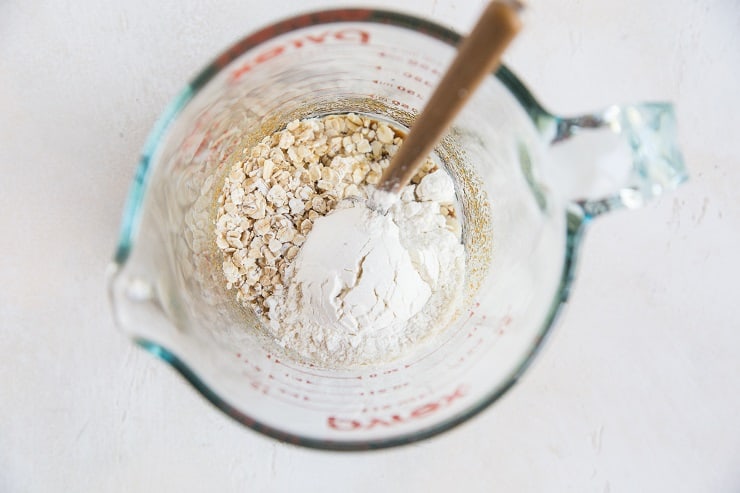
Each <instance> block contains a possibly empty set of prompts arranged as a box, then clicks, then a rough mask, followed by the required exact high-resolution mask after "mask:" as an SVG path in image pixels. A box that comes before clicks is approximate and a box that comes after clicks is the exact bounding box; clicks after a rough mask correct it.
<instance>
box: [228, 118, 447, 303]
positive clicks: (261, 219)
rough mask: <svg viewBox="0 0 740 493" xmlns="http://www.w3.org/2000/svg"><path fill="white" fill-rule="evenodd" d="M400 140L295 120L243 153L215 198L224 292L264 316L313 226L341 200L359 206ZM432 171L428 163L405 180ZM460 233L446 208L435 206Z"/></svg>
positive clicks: (357, 125) (369, 124)
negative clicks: (353, 201)
mask: <svg viewBox="0 0 740 493" xmlns="http://www.w3.org/2000/svg"><path fill="white" fill-rule="evenodd" d="M401 142H402V137H401V136H400V135H399V134H398V133H396V131H394V129H393V128H391V127H390V126H388V125H387V124H385V123H383V122H379V121H377V120H374V119H371V118H368V117H365V116H360V115H356V114H351V113H350V114H344V115H329V116H325V117H322V118H311V119H306V120H294V121H292V122H290V123H289V124H288V125H287V126H286V128H285V129H284V130H281V131H279V132H276V133H274V134H272V135H268V136H266V137H265V138H264V139H262V141H261V142H260V143H259V144H257V145H256V146H254V147H252V148H251V149H244V150H243V158H242V159H241V160H239V161H238V162H236V163H235V164H234V165H233V166H232V168H231V170H230V171H229V173H228V175H227V176H226V178H225V180H224V185H223V188H222V191H221V194H220V196H219V198H218V211H217V219H216V244H217V245H218V248H219V249H220V250H221V251H222V252H223V254H224V261H223V273H224V275H225V277H226V281H227V288H228V289H235V290H236V291H237V294H236V296H237V299H238V300H239V301H240V302H241V303H243V304H244V305H245V306H248V307H250V308H252V309H253V310H255V312H256V313H257V314H258V315H263V316H266V315H267V314H268V312H269V311H270V310H271V309H272V308H273V307H274V304H275V303H276V302H277V300H278V299H279V298H280V297H281V296H282V295H283V294H284V293H285V289H286V285H285V281H286V279H285V275H286V269H287V268H288V266H289V265H290V263H291V261H292V260H293V259H295V257H296V255H297V254H298V252H299V249H300V247H301V245H302V244H303V243H304V242H305V241H306V236H307V234H308V233H309V231H311V228H312V226H313V223H314V221H316V219H318V218H319V217H321V216H325V215H326V214H328V213H329V212H331V211H332V210H333V209H334V208H335V207H336V206H337V204H338V203H339V202H340V201H342V200H343V199H346V198H351V197H356V198H357V199H359V200H365V199H366V198H367V196H368V192H369V188H371V186H372V185H375V184H377V183H378V182H379V180H380V176H381V174H382V172H383V169H384V168H385V167H387V166H388V164H389V161H390V158H391V157H392V156H393V155H394V154H395V152H396V150H397V149H398V146H399V145H400V144H401ZM436 170H437V165H436V164H435V163H434V162H433V161H432V160H430V159H427V161H426V162H425V163H424V165H423V166H422V169H421V170H420V171H419V172H418V173H417V175H416V176H415V177H414V179H413V180H412V183H414V184H418V183H419V182H420V181H421V180H422V178H423V177H424V176H426V175H428V174H430V173H432V172H434V171H436ZM440 214H442V215H443V216H445V217H447V218H449V222H450V227H451V228H455V229H457V230H459V224H458V223H457V221H456V220H455V218H454V216H455V210H454V206H453V205H452V204H445V205H444V206H442V207H440Z"/></svg>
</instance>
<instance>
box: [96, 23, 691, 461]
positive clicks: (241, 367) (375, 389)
mask: <svg viewBox="0 0 740 493" xmlns="http://www.w3.org/2000/svg"><path fill="white" fill-rule="evenodd" d="M459 39H460V36H459V35H458V34H456V33H454V32H452V31H450V30H448V29H445V28H443V27H441V26H439V25H436V24H434V23H431V22H428V21H424V20H421V19H417V18H413V17H409V16H406V15H401V14H397V13H393V12H385V11H377V10H361V9H351V10H330V11H323V12H318V13H314V14H309V15H302V16H298V17H294V18H291V19H288V20H285V21H282V22H279V23H277V24H274V25H272V26H269V27H267V28H265V29H262V30H261V31H259V32H257V33H254V34H252V35H251V36H248V37H247V38H245V39H243V40H241V41H239V42H238V43H237V44H235V45H234V46H232V47H231V48H229V49H228V50H227V51H226V52H224V53H223V54H222V55H221V56H219V57H218V58H217V59H216V60H215V61H214V62H213V63H212V64H211V65H209V66H208V67H207V68H206V69H205V70H204V71H203V72H201V74H200V75H198V76H197V77H196V78H195V79H194V80H193V81H192V82H191V84H190V85H188V86H187V87H186V88H185V90H183V91H182V92H181V93H180V95H179V96H178V97H177V98H176V100H175V101H174V102H173V103H172V104H171V106H170V107H169V108H168V109H167V110H166V111H165V113H164V115H163V116H162V117H161V119H160V120H159V122H158V124H157V125H156V127H155V128H154V130H153V131H152V133H151V136H150V138H149V141H148V142H147V144H146V146H145V149H144V153H143V156H142V158H141V163H140V165H139V168H138V171H137V174H136V178H135V180H134V184H133V186H132V190H131V193H130V196H129V201H128V204H127V206H126V211H125V214H124V220H123V225H122V230H121V236H120V240H119V244H118V248H117V250H116V254H115V259H114V262H113V264H112V268H111V273H110V277H109V291H110V295H111V299H112V304H113V311H114V316H115V319H116V321H117V323H118V325H119V326H120V327H121V329H122V330H124V331H125V332H126V333H127V334H128V335H129V336H130V337H131V338H132V339H133V340H135V341H136V342H137V343H138V344H139V345H140V346H142V347H143V348H145V349H147V350H148V351H150V352H151V353H153V354H155V355H157V356H159V357H160V358H162V359H163V360H164V361H167V362H168V363H170V364H171V365H172V366H173V367H174V368H176V369H177V370H178V371H179V372H180V373H181V374H182V375H183V376H184V377H185V378H186V379H187V380H188V381H189V382H190V383H191V384H192V385H193V386H194V387H195V388H196V389H198V390H199V391H200V392H201V393H202V394H203V395H204V396H205V397H206V398H207V399H208V400H210V401H211V402H212V403H213V404H215V405H216V406H217V407H218V408H219V409H221V410H222V411H223V412H225V413H227V414H228V415H229V416H231V417H233V418H234V419H236V420H237V421H239V422H241V423H242V424H244V425H246V426H249V427H250V428H252V429H255V430H257V431H260V432H262V433H264V434H266V435H269V436H272V437H275V438H277V439H280V440H285V441H290V442H294V443H298V444H301V445H305V446H310V447H316V448H323V449H337V450H358V449H367V448H382V447H389V446H394V445H399V444H404V443H409V442H413V441H417V440H421V439H424V438H427V437H430V436H433V435H435V434H437V433H440V432H442V431H444V430H447V429H449V428H451V427H453V426H455V425H457V424H459V423H461V422H463V421H465V420H467V419H468V418H470V417H471V416H473V415H475V414H476V413H477V412H479V411H481V410H482V409H484V408H485V407H487V406H488V405H490V404H491V403H492V402H494V401H495V400H496V399H497V398H498V397H500V396H501V395H502V394H503V393H504V392H505V391H506V390H507V389H508V388H510V387H511V385H512V384H513V383H514V382H515V381H516V380H517V379H518V377H519V376H520V375H521V374H522V372H523V371H524V370H525V369H526V368H527V366H528V364H529V363H530V361H531V360H532V358H533V356H534V355H535V353H536V352H537V350H538V349H539V347H540V346H541V344H542V341H543V339H544V337H545V336H546V335H547V333H548V332H549V329H550V327H551V326H552V324H553V321H554V319H555V317H556V315H557V313H558V311H559V309H560V308H561V307H562V305H563V303H564V302H565V301H566V299H567V296H568V292H569V287H570V284H571V281H572V277H573V268H574V262H575V255H576V252H577V249H578V245H579V242H580V238H581V235H582V234H583V231H584V228H585V226H586V224H587V223H588V222H589V220H590V219H591V218H593V217H595V216H597V215H599V214H601V213H603V212H606V211H609V210H611V209H614V208H618V207H622V206H626V207H635V206H638V205H640V204H641V203H642V202H643V200H644V199H647V198H650V197H652V196H655V195H657V194H659V193H661V192H662V191H663V190H664V189H667V188H668V189H670V188H673V187H675V186H676V185H678V184H679V183H680V182H681V181H683V180H684V179H685V178H686V174H685V171H684V168H683V164H682V160H681V157H680V154H679V152H678V150H677V149H676V147H675V135H674V126H673V124H674V122H673V113H672V108H671V107H670V105H667V104H641V105H625V106H611V107H609V108H608V109H607V110H605V111H602V112H598V113H593V114H590V115H586V116H582V117H576V118H562V117H558V116H554V115H552V114H550V113H549V112H547V111H546V110H544V109H543V108H542V107H541V106H540V105H539V103H538V102H537V101H536V100H535V99H534V98H533V96H532V95H531V94H530V93H529V92H528V91H527V90H526V89H525V87H524V86H523V85H522V84H521V83H520V82H519V80H518V79H517V78H516V77H515V76H514V75H513V74H512V73H511V72H510V71H509V70H507V69H506V68H501V69H500V70H499V71H498V72H497V73H496V74H492V75H491V76H490V77H488V78H487V80H486V81H484V82H483V84H482V85H481V87H480V89H479V90H478V92H477V93H476V94H475V95H474V96H473V99H472V101H471V103H470V104H469V105H468V106H467V108H466V109H464V110H463V112H462V113H461V114H460V116H459V117H458V118H457V119H456V121H455V123H454V124H453V127H452V129H451V130H450V132H449V135H448V136H447V137H446V138H445V139H444V140H443V141H442V142H441V143H440V145H439V146H438V147H437V148H436V150H435V153H436V155H437V158H438V159H439V161H440V162H441V163H442V164H443V166H444V167H445V168H446V169H447V171H449V173H450V174H451V175H452V176H453V178H454V179H455V182H456V187H457V190H456V192H457V197H458V201H459V205H460V208H461V210H462V215H463V217H464V230H463V242H464V244H465V247H466V253H467V267H466V286H465V293H464V301H465V303H464V306H463V308H462V310H461V311H460V313H459V314H458V316H457V317H456V319H455V321H454V323H453V324H452V325H451V326H450V327H449V328H448V329H447V330H446V331H445V332H444V334H443V335H442V336H440V337H439V338H436V339H434V340H432V341H428V342H427V343H426V344H425V345H422V346H420V347H419V348H418V350H416V351H415V352H413V353H411V354H408V355H406V356H404V357H402V358H401V359H397V360H395V361H392V362H389V363H387V364H383V365H378V366H374V367H371V368H370V367H369V368H355V369H327V368H318V367H314V366H312V365H310V364H307V363H304V362H301V361H300V360H298V359H297V358H294V357H293V356H292V355H290V354H286V353H285V352H284V351H282V350H281V348H280V347H279V346H277V345H276V344H275V343H274V341H272V340H271V339H270V338H269V337H267V336H266V335H265V333H264V332H263V331H262V330H260V323H259V320H258V318H257V317H256V316H255V315H254V314H253V313H251V312H250V311H248V310H246V309H244V308H242V307H241V306H240V305H238V303H237V302H236V301H235V299H234V296H233V293H232V292H229V291H227V290H226V287H225V282H224V278H223V274H222V273H221V271H220V266H221V257H220V253H219V252H218V251H217V249H216V246H215V241H214V235H213V229H214V217H215V208H216V207H215V201H216V197H217V195H218V193H219V190H220V187H221V183H220V181H221V180H222V179H223V176H224V173H225V172H227V170H228V169H229V167H230V163H231V162H232V161H231V160H233V156H234V153H235V151H237V150H241V149H242V148H243V147H245V146H249V145H250V144H254V143H256V142H257V141H259V139H261V138H262V137H263V136H264V135H267V134H270V133H272V132H274V131H276V130H278V129H280V128H281V127H282V126H284V125H285V124H286V123H287V122H288V121H290V120H292V119H295V118H306V117H311V116H318V115H322V114H329V113H346V112H357V113H365V114H370V115H373V116H376V117H379V118H382V119H386V120H392V121H394V122H396V123H397V124H399V125H401V126H411V125H412V124H413V120H414V118H415V115H417V114H418V113H419V111H420V110H421V109H422V108H423V106H424V103H425V101H426V100H427V99H428V97H429V96H430V94H431V92H432V90H433V88H434V87H435V85H436V83H437V81H438V80H439V78H440V76H441V74H442V73H443V72H444V70H445V68H446V66H447V65H448V64H449V62H450V61H451V60H452V58H453V56H454V54H455V48H454V46H455V44H456V43H457V42H458V41H459ZM585 129H592V131H593V132H595V133H599V134H600V132H605V133H607V134H614V135H618V136H619V137H620V138H622V139H623V140H624V142H625V146H626V147H627V148H628V149H630V150H631V159H630V162H631V166H630V168H629V170H628V172H626V173H625V174H624V176H622V177H619V179H621V182H619V183H618V185H617V186H615V187H614V189H613V190H610V191H609V192H608V193H606V194H605V195H603V196H598V195H597V196H588V195H587V196H574V195H572V194H571V193H570V192H569V191H566V189H567V188H568V187H567V185H569V184H573V183H575V182H576V181H578V179H580V178H582V175H583V173H575V172H573V171H572V170H571V168H570V167H568V166H563V165H561V164H560V163H557V164H556V161H555V160H554V159H553V158H552V154H553V150H554V149H556V148H557V147H558V145H561V144H560V143H561V142H567V141H569V140H570V137H571V136H573V135H574V134H575V133H577V132H578V131H580V130H585ZM578 139H581V137H580V136H579V137H577V138H576V139H574V141H578ZM603 152H604V149H601V148H599V149H596V155H594V156H593V159H594V160H595V159H597V158H598V157H599V156H598V155H599V154H601V153H603ZM580 157H582V156H579V158H580ZM597 174H598V175H599V176H598V177H599V178H603V176H602V175H603V173H597Z"/></svg>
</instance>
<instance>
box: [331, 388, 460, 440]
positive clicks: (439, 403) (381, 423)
mask: <svg viewBox="0 0 740 493" xmlns="http://www.w3.org/2000/svg"><path fill="white" fill-rule="evenodd" d="M466 391H467V389H466V388H465V387H463V386H461V387H458V388H457V389H456V390H455V392H453V393H452V394H451V395H447V396H444V397H442V398H441V399H438V400H436V401H432V402H427V403H425V404H422V405H421V406H419V407H416V408H414V409H413V410H411V411H410V412H408V413H403V414H401V413H397V414H392V415H390V416H374V417H370V418H364V419H358V418H338V417H336V416H329V418H327V425H328V426H329V428H332V429H334V430H338V431H353V430H372V429H373V428H377V427H389V426H395V425H398V424H403V423H407V422H409V421H413V420H417V419H420V418H424V417H427V416H429V415H431V414H434V413H435V412H437V411H438V410H440V409H444V408H446V407H449V406H450V405H451V404H452V403H453V402H454V401H456V400H458V399H460V398H462V397H464V396H465V392H466Z"/></svg>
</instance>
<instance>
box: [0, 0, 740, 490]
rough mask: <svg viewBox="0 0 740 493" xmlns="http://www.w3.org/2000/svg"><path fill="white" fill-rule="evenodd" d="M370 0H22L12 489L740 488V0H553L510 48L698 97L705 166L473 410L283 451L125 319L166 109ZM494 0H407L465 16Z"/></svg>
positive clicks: (602, 246)
mask: <svg viewBox="0 0 740 493" xmlns="http://www.w3.org/2000/svg"><path fill="white" fill-rule="evenodd" d="M346 3H348V2H341V3H340V2H327V1H324V2H320V1H305V0H304V1H267V2H262V1H260V2H256V1H250V0H238V1H237V0H229V1H223V2H209V3H206V2H201V1H198V0H184V1H167V2H157V1H152V0H146V1H145V0H133V1H127V2H107V4H106V2H95V1H86V2H85V1H80V2H74V1H63V0H60V1H54V2H42V1H40V0H2V1H0V211H2V212H0V492H3V493H5V492H22V491H34V492H36V491H40V492H57V491H59V492H62V491H63V492H67V491H69V492H72V491H75V492H76V491H79V492H87V491H95V492H108V491H121V492H123V491H126V492H128V491H137V492H138V491H142V492H143V491H152V492H162V491H182V492H189V491H267V492H273V491H275V492H277V491H301V490H305V491H322V492H326V493H331V492H340V491H341V492H344V491H353V492H363V491H383V492H395V491H398V492H407V491H453V490H454V491H471V492H475V491H481V492H483V491H485V492H490V491H507V492H543V491H547V492H553V491H554V492H561V491H562V492H582V491H583V492H599V493H605V492H636V491H650V492H684V491H685V492H705V491H706V492H710V491H711V492H738V491H740V315H739V313H740V290H739V289H738V288H737V280H736V277H738V276H739V275H740V268H739V267H740V262H738V254H739V252H740V200H739V199H738V197H740V195H739V194H738V190H740V171H739V168H740V162H738V161H739V160H740V134H739V133H738V127H739V126H740V96H739V94H738V93H739V92H740V4H738V2H737V1H736V0H694V1H689V0H686V1H676V0H655V1H652V2H644V1H642V0H623V1H619V2H615V1H606V0H597V1H581V0H559V1H558V0H547V1H545V0H541V1H535V0H532V1H531V2H530V9H529V11H528V13H527V18H526V23H527V24H526V31H525V33H524V34H523V35H522V36H521V37H520V38H519V39H518V40H517V42H516V46H515V47H514V48H513V49H512V50H511V51H510V52H509V54H508V56H507V62H508V64H509V65H510V66H511V67H512V68H513V69H514V70H515V71H516V72H517V73H518V74H519V75H520V76H521V77H522V78H523V79H524V80H525V81H527V83H528V85H529V86H530V87H531V88H532V89H533V91H534V92H535V94H537V95H538V96H539V97H540V98H541V100H542V101H544V103H545V104H546V105H547V106H548V107H550V108H552V109H553V110H555V111H557V112H567V113H578V112H583V111H588V110H594V109H598V108H601V107H603V106H605V105H606V104H608V103H612V102H634V101H640V100H650V99H668V100H673V101H675V102H676V103H677V110H678V119H679V125H680V131H681V136H682V146H683V150H684V152H685V156H686V160H687V162H688V166H689V168H690V172H691V175H692V178H691V182H690V183H689V184H687V185H686V186H684V187H682V188H681V189H680V190H679V191H678V192H677V193H676V194H672V195H670V196H666V197H664V198H662V199H660V200H658V201H657V202H655V203H653V204H651V205H650V206H649V207H647V208H646V209H644V210H641V211H637V212H620V213H616V214H613V215H612V216H609V217H604V218H602V219H600V220H599V221H597V222H596V223H595V224H594V226H593V228H592V230H591V232H590V233H591V234H590V236H589V237H588V238H587V240H586V243H585V246H584V250H583V256H582V262H581V266H580V267H581V269H580V279H579V282H578V283H577V284H576V287H575V290H574V293H573V296H572V303H571V305H570V308H569V310H568V311H567V313H566V317H565V319H564V320H563V322H562V323H561V324H560V326H559V328H558V330H557V331H556V332H555V336H554V337H553V338H552V339H551V340H550V343H549V345H548V347H547V348H546V350H545V351H544V353H543V354H542V356H541V357H540V359H539V360H538V361H537V364H536V365H535V366H534V367H533V369H532V370H531V371H530V372H529V373H528V374H527V375H526V377H525V378H524V380H523V381H522V382H521V383H520V384H519V385H518V386H516V387H515V388H514V390H513V391H512V392H510V393H509V394H508V395H507V396H506V397H505V398H504V399H503V400H501V401H500V402H499V403H498V404H496V405H495V406H494V407H492V408H491V409H489V410H488V411H487V412H485V413H484V414H483V415H481V416H479V417H478V418H476V419H474V420H473V421H471V422H469V423H467V424H465V425H463V426H462V427H460V428H458V429H456V430H454V431H452V432H449V433H447V434H445V435H442V436H440V437H438V438H436V439H433V440H431V441H429V442H426V443H423V444H419V445H414V446H410V447H406V448H401V449H396V450H391V451H384V452H375V453H362V454H350V455H342V454H337V453H321V452H315V451H309V450H303V449H297V448H295V447H292V446H286V445H282V444H278V443H275V442H273V441H270V440H268V439H266V438H263V437H261V436H258V435H256V434H255V433H253V432H251V431H248V430H246V429H242V428H241V427H240V426H238V425H236V424H235V423H233V422H231V421H230V420H228V419H227V418H226V417H224V416H222V415H220V414H219V413H217V412H216V411H215V410H214V409H213V408H212V407H211V406H210V405H209V404H207V403H206V402H205V401H204V400H203V399H201V398H200V397H199V396H198V395H196V394H195V392H194V391H192V390H191V389H190V388H189V387H188V386H186V384H185V383H184V382H183V381H182V380H181V379H180V378H179V377H178V376H176V375H175V374H174V372H172V371H171V370H169V369H168V368H167V367H166V366H164V365H163V364H161V363H159V362H158V361H156V360H155V359H154V358H152V357H151V356H149V355H147V354H145V353H143V352H142V351H140V350H138V349H136V348H134V347H133V346H132V344H130V343H129V342H128V341H127V340H126V339H124V337H123V336H122V335H121V334H120V333H119V332H117V330H116V329H115V328H114V326H113V323H112V321H111V316H110V311H109V307H108V304H107V300H106V296H105V289H104V271H105V267H106V265H107V263H108V261H109V258H110V257H111V255H112V253H113V248H114V244H115V239H116V236H117V230H118V222H119V219H120V215H121V211H122V207H123V201H124V197H125V195H126V192H127V190H128V185H129V181H130V178H131V177H132V176H133V172H134V168H135V165H136V161H137V155H138V151H139V149H140V147H141V145H142V143H143V141H144V138H145V136H146V134H147V132H148V131H149V129H150V128H151V126H152V124H153V122H154V121H155V119H156V117H157V115H158V114H159V112H160V111H161V109H162V108H163V107H164V106H165V104H166V103H167V102H168V101H169V99H170V98H171V97H172V96H173V95H174V94H175V93H176V92H177V91H178V90H179V89H180V88H181V87H182V86H183V84H184V82H185V81H186V80H187V79H188V78H190V77H191V76H192V75H193V74H194V73H195V72H196V71H197V70H199V69H200V68H201V67H202V66H204V64H205V63H206V62H207V61H208V60H209V59H210V57H211V56H212V55H214V54H215V53H216V52H218V51H219V50H221V49H222V48H224V47H225V46H227V45H228V44H229V43H231V42H232V41H234V40H235V39H236V38H237V37H240V36H241V35H243V34H245V33H247V32H250V31H252V30H254V29H256V28H257V27H259V26H262V25H264V24H265V23H268V22H270V21H273V20H276V19H277V18H280V17H283V16H285V15H287V14H290V13H294V12H295V11H297V10H305V9H308V8H314V7H317V6H327V5H332V6H338V5H343V4H346ZM368 3H369V2H368ZM374 4H377V5H383V6H386V7H393V8H397V7H398V6H399V5H400V2H398V1H395V0H387V1H375V2H374ZM482 5H483V2H482V1H481V0H476V1H469V2H466V1H463V0H457V1H450V0H437V1H433V0H428V1H417V2H407V3H404V7H403V8H404V10H407V11H410V12H414V13H417V14H421V15H424V16H427V17H431V18H432V19H435V20H437V21H439V22H441V23H442V24H445V25H447V26H450V27H453V28H456V29H458V30H460V31H466V30H467V29H468V28H469V26H471V25H472V22H473V20H474V18H475V15H476V13H477V12H478V11H479V10H480V9H481V6H482Z"/></svg>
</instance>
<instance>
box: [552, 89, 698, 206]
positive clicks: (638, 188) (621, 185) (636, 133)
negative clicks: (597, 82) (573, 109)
mask: <svg viewBox="0 0 740 493" xmlns="http://www.w3.org/2000/svg"><path fill="white" fill-rule="evenodd" d="M552 123H553V125H552V127H551V128H552V130H553V135H552V141H551V143H552V144H554V146H553V151H555V152H556V149H557V147H559V146H560V145H561V144H564V143H566V142H568V141H570V138H571V137H573V136H575V135H576V134H578V137H577V138H576V139H574V141H575V144H576V145H577V144H578V143H579V142H578V141H580V140H582V139H583V137H582V135H583V136H586V135H588V134H589V133H602V134H603V133H607V134H610V135H611V138H612V139H614V136H617V137H618V138H617V139H614V140H618V141H619V142H617V143H618V144H619V145H620V146H621V147H622V148H624V150H626V153H627V155H626V156H620V158H619V159H618V160H617V161H615V160H614V159H608V157H609V156H607V154H608V149H604V146H603V144H597V145H595V146H593V145H592V147H593V148H592V149H589V151H590V152H588V153H584V152H582V151H581V154H582V155H583V154H588V157H587V159H589V160H590V161H591V163H590V166H591V168H592V169H591V170H590V173H583V170H579V173H580V176H581V177H582V176H584V175H588V174H590V175H591V176H592V177H593V178H594V179H595V180H596V181H601V182H602V183H603V182H605V181H610V182H611V183H613V184H614V185H615V187H612V188H616V190H609V191H606V192H604V191H602V192H599V194H597V195H596V196H588V197H578V196H571V197H569V198H570V199H572V201H573V202H574V203H575V204H576V205H577V206H579V207H580V208H581V209H582V211H583V214H584V216H585V217H586V218H591V217H595V216H598V215H600V214H602V213H604V212H608V211H610V210H613V209H615V208H621V207H627V208H636V207H640V206H642V205H643V204H644V203H645V202H646V201H647V200H649V199H651V198H653V197H657V196H658V195H660V194H661V193H663V191H664V190H672V189H675V188H676V187H677V186H678V185H679V184H681V183H682V182H684V181H685V180H686V179H687V178H688V174H687V172H686V168H685V166H684V161H683V157H682V156H681V152H680V151H679V149H678V145H677V135H676V121H675V116H674V111H673V106H672V105H671V104H669V103H643V104H634V105H614V106H610V107H609V108H607V109H606V110H604V111H601V112H597V113H593V114H589V115H583V116H578V117H571V118H562V117H554V119H553V120H552ZM594 130H596V132H594ZM599 130H601V132H599ZM604 131H605V132H604ZM607 137H608V136H607ZM583 140H586V139H583ZM599 142H601V141H599ZM607 147H608V146H607ZM611 157H612V158H613V157H614V156H611ZM594 160H597V161H599V162H600V163H602V164H604V163H605V165H602V166H599V167H596V168H594V166H593V165H594V163H593V161H594ZM620 161H621V163H620ZM630 161H631V162H630ZM620 164H621V165H622V171H619V168H620V166H619V165H620ZM625 164H628V166H624V165H625ZM615 168H616V169H615ZM561 171H562V170H561Z"/></svg>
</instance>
